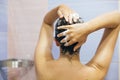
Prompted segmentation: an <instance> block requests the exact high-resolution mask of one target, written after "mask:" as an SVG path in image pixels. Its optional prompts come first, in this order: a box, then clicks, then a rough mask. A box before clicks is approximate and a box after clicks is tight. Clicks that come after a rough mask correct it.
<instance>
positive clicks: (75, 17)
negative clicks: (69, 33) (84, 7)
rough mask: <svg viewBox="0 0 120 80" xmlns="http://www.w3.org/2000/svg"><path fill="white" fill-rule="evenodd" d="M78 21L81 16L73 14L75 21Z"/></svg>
mask: <svg viewBox="0 0 120 80" xmlns="http://www.w3.org/2000/svg"><path fill="white" fill-rule="evenodd" d="M78 19H79V14H78V13H74V14H73V21H74V22H77V20H78Z"/></svg>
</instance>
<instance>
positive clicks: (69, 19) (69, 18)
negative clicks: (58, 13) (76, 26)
mask: <svg viewBox="0 0 120 80" xmlns="http://www.w3.org/2000/svg"><path fill="white" fill-rule="evenodd" d="M68 22H69V23H70V24H72V14H70V15H69V17H68Z"/></svg>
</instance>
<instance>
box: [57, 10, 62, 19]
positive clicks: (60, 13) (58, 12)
mask: <svg viewBox="0 0 120 80" xmlns="http://www.w3.org/2000/svg"><path fill="white" fill-rule="evenodd" d="M57 14H58V16H59V17H60V18H63V14H62V12H61V10H58V11H57Z"/></svg>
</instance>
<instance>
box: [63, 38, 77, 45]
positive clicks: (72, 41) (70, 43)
mask: <svg viewBox="0 0 120 80" xmlns="http://www.w3.org/2000/svg"><path fill="white" fill-rule="evenodd" d="M74 43H76V39H72V40H70V41H69V42H67V43H65V45H64V46H70V45H72V44H74Z"/></svg>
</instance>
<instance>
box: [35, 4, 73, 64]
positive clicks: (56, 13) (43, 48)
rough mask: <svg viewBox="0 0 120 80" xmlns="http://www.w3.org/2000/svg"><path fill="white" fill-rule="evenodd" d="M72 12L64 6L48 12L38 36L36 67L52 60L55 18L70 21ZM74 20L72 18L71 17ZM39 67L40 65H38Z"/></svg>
mask: <svg viewBox="0 0 120 80" xmlns="http://www.w3.org/2000/svg"><path fill="white" fill-rule="evenodd" d="M73 13H74V11H73V10H72V9H70V8H69V7H67V6H66V5H60V6H58V7H56V8H54V9H52V10H51V11H49V12H48V13H47V14H46V16H45V18H44V20H43V23H42V27H41V30H40V36H39V40H38V44H37V47H36V51H35V63H36V65H37V66H38V65H39V64H41V63H44V62H46V61H48V60H52V59H53V58H52V54H51V51H52V41H53V32H54V31H53V23H54V22H55V20H56V19H57V18H62V17H65V19H66V21H69V22H70V21H72V18H71V16H70V15H71V14H73ZM73 18H74V17H73ZM40 66H41V65H40Z"/></svg>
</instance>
